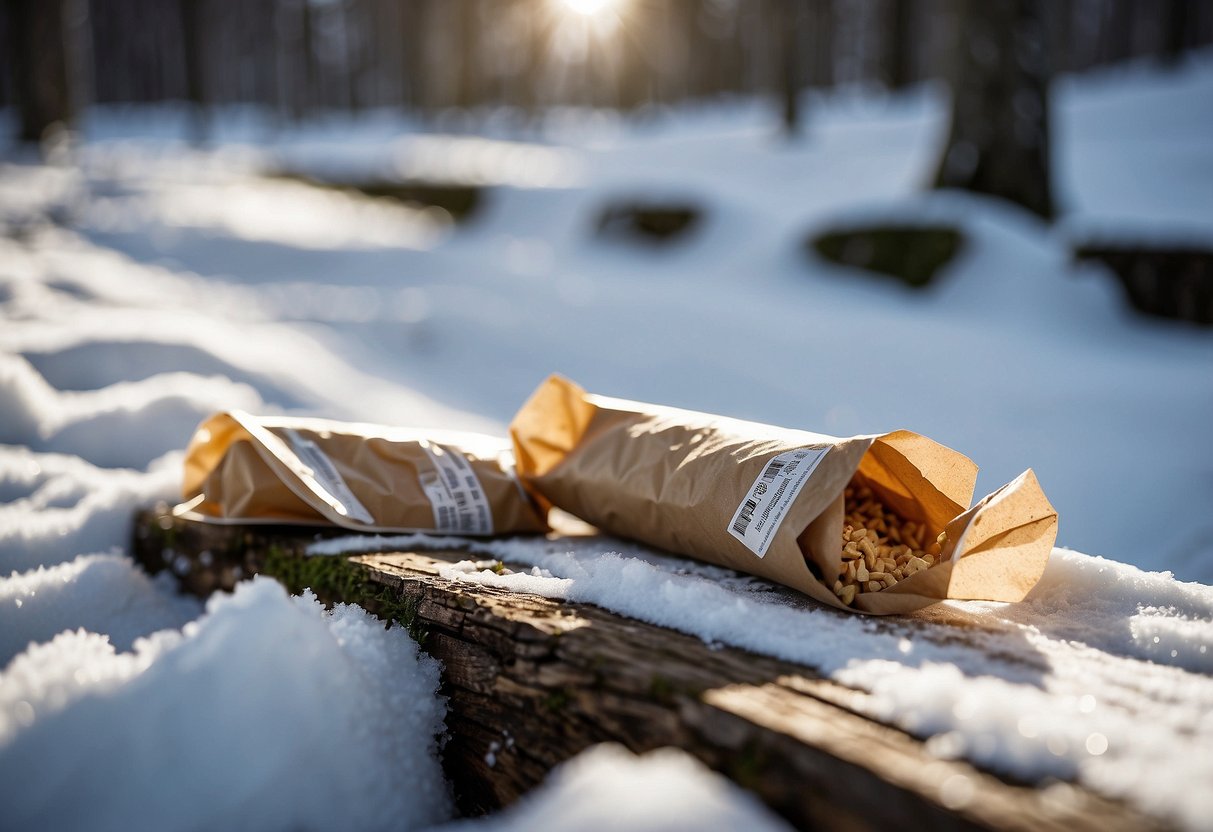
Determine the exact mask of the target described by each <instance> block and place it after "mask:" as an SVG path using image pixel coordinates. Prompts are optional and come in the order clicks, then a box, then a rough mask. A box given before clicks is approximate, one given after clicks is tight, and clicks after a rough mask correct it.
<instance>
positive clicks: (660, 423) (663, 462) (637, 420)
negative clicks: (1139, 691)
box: [510, 376, 1057, 614]
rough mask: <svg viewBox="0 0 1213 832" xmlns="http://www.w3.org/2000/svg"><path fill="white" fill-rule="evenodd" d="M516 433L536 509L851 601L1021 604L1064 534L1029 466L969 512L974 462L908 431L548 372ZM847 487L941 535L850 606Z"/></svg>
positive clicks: (906, 606)
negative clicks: (771, 416) (727, 413)
mask: <svg viewBox="0 0 1213 832" xmlns="http://www.w3.org/2000/svg"><path fill="white" fill-rule="evenodd" d="M510 434H511V437H512V439H513V442H514V450H515V457H516V459H517V465H518V473H519V475H520V476H521V478H522V481H523V483H524V484H525V485H526V486H527V488H528V489H530V490H531V492H532V493H533V494H534V495H535V497H536V498H537V499H538V500H540V501H541V502H542V503H543V504H544V505H545V506H548V505H551V506H557V507H559V508H561V509H564V510H565V511H568V512H570V513H571V514H574V515H576V516H578V517H580V518H582V519H583V520H585V521H587V522H589V523H591V524H593V525H595V526H597V527H598V528H600V529H602V530H603V531H606V532H609V533H611V534H615V535H619V536H621V537H629V538H632V539H634V540H639V541H641V542H644V543H648V544H650V545H653V546H658V547H661V548H663V549H667V550H670V551H672V552H677V553H680V554H684V555H688V556H690V557H693V558H696V559H699V560H704V561H708V562H710V563H714V564H718V565H720V566H725V567H729V568H731V569H736V570H738V571H741V572H747V573H750V574H753V575H759V576H761V577H764V578H768V579H770V580H773V581H776V582H778V583H781V584H784V585H787V586H790V587H792V588H794V589H797V590H800V591H801V592H803V593H805V594H807V595H810V596H812V597H813V598H816V599H817V600H818V601H821V602H822V603H825V604H830V605H831V606H835V607H840V608H843V609H848V610H852V611H854V610H858V611H862V612H868V613H876V614H888V613H904V612H910V611H912V610H916V609H920V608H922V607H925V606H928V605H930V604H933V603H936V602H938V601H942V600H944V599H948V598H955V599H981V600H992V601H1018V600H1020V599H1022V598H1023V597H1024V595H1026V594H1027V592H1028V591H1029V590H1030V589H1031V588H1032V587H1033V586H1034V585H1035V584H1036V582H1037V581H1038V580H1039V579H1040V575H1041V574H1042V572H1043V571H1044V567H1045V564H1046V562H1047V560H1048V557H1049V553H1050V551H1051V550H1052V548H1053V541H1054V539H1055V537H1056V534H1057V512H1056V511H1054V509H1053V507H1052V506H1051V505H1050V504H1049V501H1048V500H1047V499H1046V498H1045V495H1044V492H1043V491H1042V490H1041V488H1040V485H1039V483H1038V482H1037V480H1036V477H1035V476H1034V475H1033V473H1032V472H1031V471H1030V470H1029V471H1026V472H1024V473H1023V474H1022V475H1021V476H1020V477H1018V478H1017V479H1015V480H1014V481H1013V482H1011V483H1008V484H1007V485H1005V486H1003V487H1002V488H1000V489H999V490H998V491H996V492H994V493H993V494H991V495H990V496H988V497H986V498H985V499H984V500H982V501H981V502H979V503H977V504H976V505H974V506H972V507H971V508H970V503H971V501H972V497H973V486H974V483H975V481H976V477H977V466H976V465H974V463H973V462H972V460H970V459H969V458H968V457H966V456H964V455H963V454H961V453H958V452H956V451H953V450H952V449H950V448H947V447H944V446H943V445H940V444H939V443H937V442H934V441H932V440H930V439H928V438H926V437H924V436H920V435H918V434H916V433H911V432H909V431H894V432H892V433H886V434H881V435H876V436H853V437H849V438H842V439H840V438H837V437H833V436H825V435H822V434H817V433H810V432H807V431H800V430H791V429H787V428H778V427H774V426H771V425H763V424H758V423H755V422H744V421H739V420H736V419H728V418H725V417H722V416H713V415H709V414H705V413H696V412H692V411H687V410H676V409H673V408H667V407H661V406H658V405H650V404H644V403H641V402H632V401H625V400H621V399H612V398H606V397H603V396H596V395H591V394H588V393H586V391H584V390H582V389H581V388H580V387H578V386H577V385H576V384H574V383H572V382H571V381H568V380H567V379H564V378H561V377H559V376H553V377H552V378H550V379H548V380H547V381H546V382H544V383H543V384H542V385H541V386H540V387H539V389H538V390H537V391H536V392H535V393H534V394H533V395H532V396H531V398H530V400H528V401H527V403H526V404H525V405H523V407H522V409H521V410H520V411H519V412H518V413H517V415H516V416H515V417H514V420H513V422H512V423H511V425H510ZM852 483H854V484H856V485H860V486H867V487H868V488H870V489H871V490H872V491H873V492H875V493H876V494H877V495H878V496H879V498H880V499H881V501H882V502H883V503H884V505H885V506H886V507H888V508H889V509H891V510H892V511H894V512H896V513H897V514H898V515H900V516H901V517H903V518H905V519H906V520H910V521H913V522H915V523H919V524H922V525H924V526H925V527H926V529H927V530H928V533H929V534H930V536H931V539H932V540H934V538H935V536H936V535H938V534H939V533H940V532H942V531H944V530H945V529H946V530H947V531H948V536H947V539H946V543H945V544H944V546H943V550H942V552H941V553H940V555H939V558H940V559H939V562H938V563H936V564H935V565H934V566H932V567H931V568H929V569H924V570H923V571H920V572H917V573H915V574H912V575H909V576H908V577H906V578H904V579H903V580H901V581H899V582H898V583H896V584H895V585H893V586H892V587H890V588H887V589H884V590H882V591H879V592H861V593H859V594H858V595H857V596H856V597H855V600H854V604H853V606H847V605H845V604H843V603H842V602H841V601H840V600H839V598H838V597H837V596H836V595H835V594H834V592H833V591H832V590H831V586H832V584H833V582H834V580H835V577H836V576H838V575H839V574H840V572H841V571H842V568H843V561H842V546H843V542H842V529H843V517H844V497H843V492H844V490H845V489H846V487H847V486H848V485H849V484H852Z"/></svg>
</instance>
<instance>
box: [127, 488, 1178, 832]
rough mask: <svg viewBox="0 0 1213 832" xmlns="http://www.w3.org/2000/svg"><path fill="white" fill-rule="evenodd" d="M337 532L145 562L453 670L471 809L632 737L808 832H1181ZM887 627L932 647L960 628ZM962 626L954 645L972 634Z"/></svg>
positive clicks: (670, 634)
mask: <svg viewBox="0 0 1213 832" xmlns="http://www.w3.org/2000/svg"><path fill="white" fill-rule="evenodd" d="M324 534H325V533H320V535H318V533H317V532H316V530H315V529H300V528H287V527H271V526H217V525H207V524H202V523H197V522H190V521H186V520H181V519H179V518H175V517H173V516H172V515H170V514H168V513H167V512H166V511H165V510H164V509H163V508H160V509H156V510H152V511H148V512H144V513H141V514H140V515H139V516H138V517H137V518H136V523H135V533H134V548H133V551H134V553H135V556H136V558H137V559H138V560H139V561H140V562H141V563H142V564H143V565H144V566H145V567H147V568H148V569H149V570H151V571H153V572H156V571H162V570H164V569H170V570H172V572H173V573H174V574H175V575H176V576H177V578H178V580H179V581H180V582H181V585H182V586H183V588H184V589H186V590H187V591H190V592H193V593H196V594H208V593H210V592H211V591H214V590H217V589H218V590H230V589H231V588H232V587H233V586H234V585H235V583H236V582H238V581H239V580H241V579H243V578H245V577H248V576H250V575H252V574H255V573H261V574H269V575H272V576H274V577H276V578H277V579H278V580H280V581H281V582H282V583H283V584H285V585H286V586H287V588H288V589H290V590H292V591H295V592H298V591H299V590H301V589H302V588H303V587H305V586H310V587H311V588H312V589H313V591H315V592H316V594H317V595H318V596H319V597H320V598H321V599H322V600H325V601H326V602H350V603H358V604H360V605H362V606H363V607H365V608H367V609H368V610H370V611H371V612H374V613H376V614H377V615H379V616H380V617H381V618H385V619H389V620H396V621H399V622H400V623H401V624H402V625H404V626H406V627H408V629H409V630H410V632H411V633H412V634H413V635H414V637H415V638H417V639H418V640H419V641H420V643H421V645H422V647H423V649H425V650H426V651H428V652H429V653H430V654H431V655H433V656H435V657H436V658H438V659H439V660H441V662H442V665H443V668H444V670H443V690H442V692H443V694H444V695H446V696H447V697H449V702H448V713H447V728H448V729H449V733H450V738H449V740H448V742H447V743H446V746H445V748H444V750H443V765H444V768H445V770H446V774H447V777H448V778H449V779H450V781H451V782H452V784H453V786H454V789H455V795H456V800H457V802H458V805H459V808H460V809H461V810H462V811H463V812H465V813H468V814H479V813H483V812H488V811H491V810H494V809H497V808H499V807H501V806H504V805H507V804H510V803H512V802H514V801H515V800H516V799H517V798H518V797H519V796H521V795H522V794H524V793H525V792H527V791H529V790H530V789H532V788H534V787H535V786H536V785H538V784H539V783H540V782H541V781H542V780H543V779H544V777H545V776H546V775H547V773H548V772H549V771H550V770H551V769H552V768H553V767H554V766H556V765H558V764H559V763H561V762H564V761H565V760H568V759H570V758H571V757H573V756H575V755H576V754H578V753H579V752H581V751H583V750H584V749H586V748H587V747H589V746H591V745H594V744H597V743H601V742H616V743H620V744H622V745H624V746H626V747H627V748H629V749H631V750H632V751H635V752H644V751H648V750H651V749H654V748H658V747H662V746H676V747H678V748H681V749H683V750H684V751H686V752H688V753H690V754H692V755H693V756H695V757H697V758H698V759H700V760H701V761H703V762H704V763H705V764H706V765H708V766H710V767H711V768H713V769H716V770H717V771H720V772H722V773H723V774H725V775H726V776H728V777H729V778H730V779H732V780H733V781H735V782H737V783H738V784H740V785H742V786H744V787H745V788H748V789H750V790H751V791H753V792H754V793H755V794H756V795H757V796H758V797H759V798H760V799H761V800H763V801H764V802H765V803H766V804H767V805H768V806H770V807H771V808H772V809H773V810H775V811H776V812H778V813H780V814H781V815H782V816H783V817H785V818H786V819H787V820H789V821H790V822H791V823H793V824H794V825H796V826H797V827H800V828H810V827H811V828H815V829H818V828H820V829H842V828H846V829H862V828H898V827H901V826H906V825H909V824H913V825H915V826H925V827H929V828H936V829H1015V830H1028V829H1032V830H1038V829H1057V830H1066V831H1067V832H1077V830H1083V829H1092V830H1095V829H1098V830H1101V832H1111V830H1118V829H1134V830H1140V829H1156V828H1163V827H1164V826H1165V824H1162V823H1159V822H1158V821H1156V820H1155V819H1152V818H1148V817H1144V816H1142V815H1141V814H1139V813H1137V812H1136V811H1134V810H1133V809H1131V808H1129V807H1126V806H1124V805H1123V804H1119V803H1116V802H1113V801H1110V800H1107V799H1105V798H1103V797H1101V796H1098V795H1095V794H1093V793H1091V792H1089V791H1086V790H1084V789H1082V788H1081V787H1079V786H1075V785H1073V784H1062V783H1051V784H1022V783H1012V782H1007V781H1006V780H1004V779H999V778H998V777H996V776H994V775H992V774H990V773H988V772H984V771H981V770H978V769H977V768H975V767H973V766H972V765H971V764H969V763H966V762H964V761H958V760H941V759H938V758H936V757H935V756H933V755H931V754H929V753H928V752H927V751H926V749H925V748H924V746H923V743H922V742H921V741H920V740H918V739H916V738H914V737H912V736H910V735H908V734H906V733H905V732H903V731H901V730H898V729H896V728H893V727H890V726H888V725H884V724H881V723H880V722H876V721H873V720H872V719H870V718H868V717H865V716H862V715H860V713H858V712H857V711H858V710H859V709H858V708H857V707H856V706H857V703H858V702H859V700H860V699H862V697H863V696H864V695H865V694H863V693H862V692H860V691H856V690H852V689H850V688H846V687H844V686H842V685H839V684H837V683H835V682H831V681H828V680H825V679H823V678H821V677H820V676H819V675H817V674H816V673H814V672H813V670H812V669H810V668H808V667H804V666H800V665H796V664H792V663H789V662H785V661H779V660H776V659H772V658H768V657H764V656H759V655H755V654H753V653H749V652H746V651H744V650H740V649H736V648H732V647H728V646H721V645H716V644H712V645H708V644H705V643H704V642H703V641H702V640H700V639H698V638H694V637H692V636H688V635H685V634H683V633H679V632H676V631H673V630H669V629H664V628H661V627H657V626H654V625H651V624H646V623H643V622H639V621H635V620H632V619H628V618H624V617H622V616H620V615H617V614H614V613H611V612H609V611H607V610H604V609H602V608H599V607H596V606H593V605H589V604H582V603H571V602H563V601H557V600H552V599H548V598H543V597H540V596H537V595H531V594H526V593H521V592H515V591H510V590H506V589H501V588H498V587H491V586H486V585H483V584H478V583H470V582H466V581H460V580H456V579H454V578H451V577H443V575H442V572H443V567H445V566H447V565H448V564H451V563H456V562H458V561H461V560H469V559H476V558H475V556H472V555H469V554H468V553H467V552H460V551H408V552H384V553H378V554H369V555H352V556H336V557H308V556H306V555H305V549H306V547H307V545H308V544H310V543H312V542H313V541H314V540H315V539H316V538H317V537H318V536H323V535H324ZM328 534H330V535H331V533H328ZM343 534H344V532H343ZM446 574H447V575H448V576H449V575H450V572H449V571H447V573H446ZM839 614H841V613H839ZM876 626H879V627H892V628H900V629H902V630H904V631H905V633H904V634H905V637H907V638H913V637H914V636H915V633H914V630H915V629H917V628H922V627H938V626H941V625H939V624H930V623H927V622H923V621H919V620H909V619H883V620H881V621H880V622H878V623H877V624H876ZM954 629H955V632H954V633H951V634H949V637H953V638H957V639H965V638H969V637H972V634H971V633H970V632H968V631H966V629H964V628H960V627H956V628H954ZM283 649H289V645H284V646H283Z"/></svg>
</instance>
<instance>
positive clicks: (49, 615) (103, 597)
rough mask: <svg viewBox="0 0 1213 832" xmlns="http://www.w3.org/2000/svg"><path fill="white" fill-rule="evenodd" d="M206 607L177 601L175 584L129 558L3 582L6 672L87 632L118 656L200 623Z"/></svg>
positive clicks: (85, 560)
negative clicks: (32, 650) (34, 649)
mask: <svg viewBox="0 0 1213 832" xmlns="http://www.w3.org/2000/svg"><path fill="white" fill-rule="evenodd" d="M201 612H202V604H201V603H200V602H199V601H197V600H195V599H194V598H190V597H187V596H181V595H177V593H176V591H175V585H174V584H173V582H172V578H171V577H170V576H169V575H168V574H167V573H165V574H163V575H161V576H160V578H157V579H156V580H153V579H151V578H149V577H148V576H147V573H145V572H144V571H143V570H142V569H140V568H139V567H137V566H136V565H135V564H134V562H133V561H132V560H131V559H130V558H128V557H125V556H123V555H118V554H106V555H101V554H98V555H81V556H80V557H78V558H76V559H75V560H73V561H70V562H68V563H63V564H60V565H58V566H53V567H50V568H45V567H39V568H38V569H36V570H33V571H29V572H25V573H20V574H19V573H16V572H14V573H13V574H12V575H11V576H10V577H8V578H0V667H3V666H4V665H5V664H7V663H8V661H9V660H10V659H11V658H12V657H13V656H15V655H17V654H18V653H20V652H21V651H22V650H24V649H25V648H26V646H27V645H28V644H30V643H34V642H40V641H48V640H50V638H51V637H52V636H54V635H55V634H56V633H61V632H63V631H64V630H72V629H76V628H83V629H85V630H88V631H89V632H93V633H101V634H104V635H107V636H109V639H110V642H111V643H112V644H113V645H114V647H115V648H116V649H118V650H130V649H131V646H132V645H133V644H134V642H135V639H136V638H138V637H140V636H146V635H148V634H149V633H153V632H156V631H157V630H163V629H168V628H170V627H171V628H178V627H181V626H183V625H185V623H186V622H188V621H191V620H193V619H194V618H197V617H198V615H199V614H200V613H201Z"/></svg>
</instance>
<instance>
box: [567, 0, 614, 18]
mask: <svg viewBox="0 0 1213 832" xmlns="http://www.w3.org/2000/svg"><path fill="white" fill-rule="evenodd" d="M617 2H618V0H561V3H562V4H563V5H564V7H565V8H566V9H568V10H569V11H571V12H576V13H577V14H580V15H584V16H586V17H593V16H594V15H596V14H600V13H601V12H604V11H606V10H607V9H609V8H610V7H611V6H614V5H615V4H616V3H617Z"/></svg>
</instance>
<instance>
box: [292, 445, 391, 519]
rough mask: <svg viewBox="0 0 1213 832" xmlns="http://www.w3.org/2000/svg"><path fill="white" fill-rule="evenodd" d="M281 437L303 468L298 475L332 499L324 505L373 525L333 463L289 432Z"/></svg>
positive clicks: (318, 449) (369, 515) (363, 507)
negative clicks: (321, 489)
mask: <svg viewBox="0 0 1213 832" xmlns="http://www.w3.org/2000/svg"><path fill="white" fill-rule="evenodd" d="M283 433H285V434H286V438H287V441H288V442H290V443H291V450H293V451H294V452H295V456H296V457H298V459H299V461H300V462H301V463H303V465H304V466H305V467H306V468H307V470H306V471H304V472H298V473H305V474H308V475H310V476H311V478H312V479H313V480H315V481H316V483H317V484H319V486H320V487H321V488H323V489H324V490H325V491H327V492H328V493H329V496H330V497H331V498H332V499H331V500H326V502H327V503H328V504H329V505H330V506H332V507H333V508H334V509H335V510H336V511H337V513H338V514H341V515H344V516H345V517H348V518H350V519H351V520H357V521H358V522H359V523H365V524H367V525H368V526H369V525H373V524H374V522H375V518H374V517H371V513H370V512H369V511H367V510H366V506H364V505H363V504H362V503H361V502H360V501H359V500H358V498H357V497H355V496H354V492H353V491H350V487H349V486H348V485H346V484H345V478H344V477H342V476H341V472H340V471H338V470H337V466H335V465H333V461H332V460H331V459H329V458H328V456H327V455H325V453H324V451H322V450H320V446H319V445H317V444H316V443H315V442H313V441H312V440H310V439H305V438H304V437H302V436H300V435H299V434H298V433H296V432H295V431H293V430H285V431H283Z"/></svg>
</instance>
